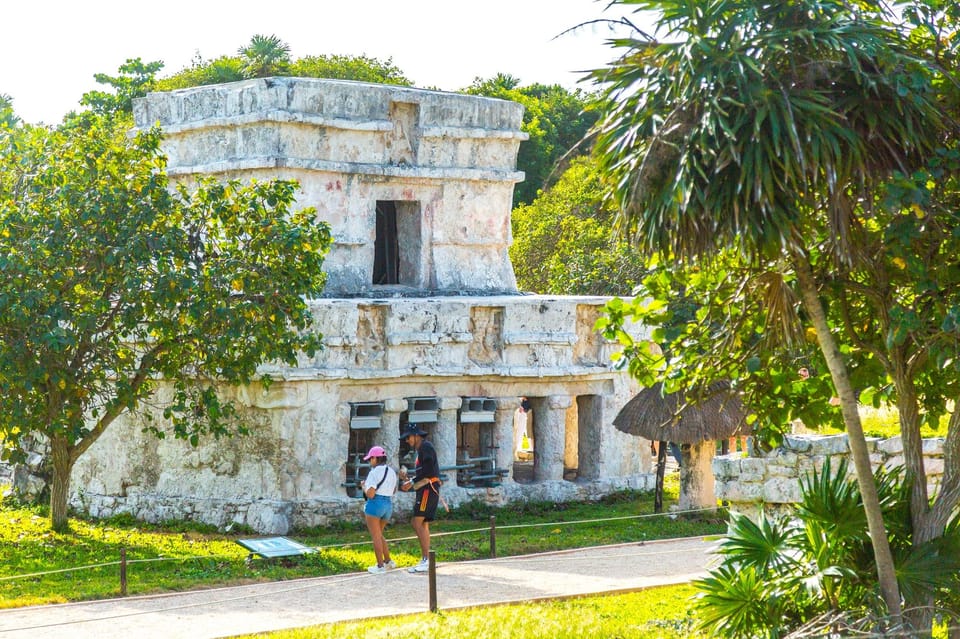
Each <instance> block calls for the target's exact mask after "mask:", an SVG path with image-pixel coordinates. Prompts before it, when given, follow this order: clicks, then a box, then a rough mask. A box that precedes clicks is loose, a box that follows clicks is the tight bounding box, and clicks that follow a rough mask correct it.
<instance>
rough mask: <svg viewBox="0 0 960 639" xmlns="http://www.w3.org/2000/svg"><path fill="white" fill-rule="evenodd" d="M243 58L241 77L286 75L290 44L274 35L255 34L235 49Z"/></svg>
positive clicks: (288, 66) (288, 65)
mask: <svg viewBox="0 0 960 639" xmlns="http://www.w3.org/2000/svg"><path fill="white" fill-rule="evenodd" d="M237 53H239V54H240V57H241V58H242V59H243V67H242V69H241V71H242V72H243V77H245V78H266V77H268V76H271V75H286V73H287V70H288V69H289V68H290V45H288V44H287V43H286V42H284V41H283V40H281V39H280V38H278V37H277V36H275V35H269V36H266V35H262V34H259V33H258V34H256V35H254V36H253V37H252V38H250V42H249V43H247V44H246V45H244V46H242V47H240V48H239V49H237Z"/></svg>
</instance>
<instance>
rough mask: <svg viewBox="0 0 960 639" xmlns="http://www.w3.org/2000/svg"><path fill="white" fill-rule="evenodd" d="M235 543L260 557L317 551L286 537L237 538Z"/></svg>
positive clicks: (286, 555)
mask: <svg viewBox="0 0 960 639" xmlns="http://www.w3.org/2000/svg"><path fill="white" fill-rule="evenodd" d="M237 543H238V544H240V545H241V546H243V547H244V548H246V549H247V550H249V551H250V552H251V553H253V554H255V555H260V556H261V557H293V556H294V555H306V554H309V553H312V552H317V549H316V548H311V547H310V546H304V545H303V544H301V543H297V542H295V541H293V540H292V539H287V538H286V537H263V538H261V539H238V540H237Z"/></svg>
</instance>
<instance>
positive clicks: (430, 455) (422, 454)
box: [400, 424, 440, 572]
mask: <svg viewBox="0 0 960 639" xmlns="http://www.w3.org/2000/svg"><path fill="white" fill-rule="evenodd" d="M426 435H427V433H426V432H425V431H423V430H420V427H419V426H417V425H416V424H409V425H407V428H406V430H405V431H404V432H403V434H402V435H401V436H400V439H401V440H406V442H407V445H409V446H410V447H411V448H413V449H414V450H416V451H417V461H416V473H415V474H414V476H413V479H410V478H409V477H407V471H406V469H405V468H403V467H401V468H400V480H401V482H402V483H401V484H400V489H401V490H403V491H409V490H413V491H416V497H415V499H414V502H413V519H411V520H410V524H411V525H412V526H413V532H414V533H415V534H416V535H417V541H419V542H420V563H418V564H416V565H415V566H413V567H411V568H409V569H408V570H409V572H427V570H429V565H430V562H429V559H428V558H429V556H430V522H431V521H433V519H434V516H435V515H436V513H437V503H438V502H439V500H440V464H439V463H438V462H437V451H436V449H434V447H433V444H431V443H430V442H428V441H427V440H426V439H424V437H425V436H426Z"/></svg>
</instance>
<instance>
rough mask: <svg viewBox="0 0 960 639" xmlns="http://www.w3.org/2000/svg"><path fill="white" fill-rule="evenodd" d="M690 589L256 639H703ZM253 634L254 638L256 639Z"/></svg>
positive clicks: (348, 625) (412, 618) (413, 618)
mask: <svg viewBox="0 0 960 639" xmlns="http://www.w3.org/2000/svg"><path fill="white" fill-rule="evenodd" d="M692 592H693V591H692V588H691V587H690V586H687V585H682V586H666V587H662V588H650V589H648V590H642V591H640V592H633V593H627V594H620V595H611V596H601V597H583V598H577V599H569V600H563V601H543V602H534V603H525V604H518V605H511V606H492V607H484V608H472V609H466V610H448V611H444V612H442V613H440V614H434V613H430V614H425V613H424V614H418V615H404V616H400V617H391V618H389V619H371V620H366V621H356V622H345V623H336V624H328V625H323V626H315V627H311V628H302V629H298V630H283V631H280V632H271V633H267V634H261V635H255V636H256V637H260V638H261V639H327V638H329V639H334V638H339V637H365V638H368V639H387V638H392V639H421V638H422V637H425V636H428V637H432V638H433V639H535V638H536V639H545V638H547V637H549V638H550V639H579V638H580V637H616V638H618V639H700V638H701V637H704V636H705V635H702V634H700V633H698V632H696V631H695V630H694V629H693V625H694V620H693V619H692V618H691V617H690V614H689V611H688V607H689V600H690V597H691V595H692ZM252 637H254V635H250V637H249V639H252Z"/></svg>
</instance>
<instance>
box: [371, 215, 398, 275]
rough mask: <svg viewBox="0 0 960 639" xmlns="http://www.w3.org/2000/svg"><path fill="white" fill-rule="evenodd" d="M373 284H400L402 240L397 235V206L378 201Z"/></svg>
mask: <svg viewBox="0 0 960 639" xmlns="http://www.w3.org/2000/svg"><path fill="white" fill-rule="evenodd" d="M373 283H374V284H399V283H400V240H399V237H398V235H397V205H396V203H395V202H392V201H389V200H379V201H377V237H376V241H375V244H374V247H373Z"/></svg>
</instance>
